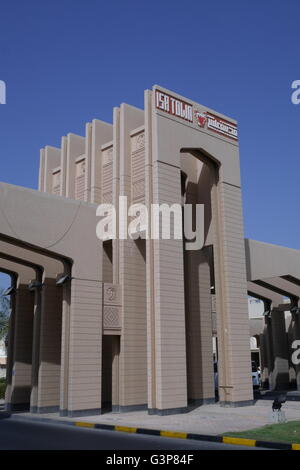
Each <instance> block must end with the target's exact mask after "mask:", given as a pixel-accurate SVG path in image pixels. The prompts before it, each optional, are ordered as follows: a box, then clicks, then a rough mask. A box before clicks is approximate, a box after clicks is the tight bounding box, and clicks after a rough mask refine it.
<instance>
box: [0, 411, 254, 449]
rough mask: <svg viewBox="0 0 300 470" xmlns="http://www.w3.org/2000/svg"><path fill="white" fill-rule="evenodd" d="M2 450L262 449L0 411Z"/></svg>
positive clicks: (0, 446)
mask: <svg viewBox="0 0 300 470" xmlns="http://www.w3.org/2000/svg"><path fill="white" fill-rule="evenodd" d="M0 449H1V450H114V451H117V450H157V449H159V450H214V449H219V450H241V449H247V450H259V449H256V448H252V447H244V446H233V445H228V444H220V443H217V442H203V441H194V440H188V439H184V440H183V439H172V438H166V437H160V436H147V435H140V434H127V433H122V432H115V431H103V430H98V429H84V428H78V427H75V426H67V425H63V424H56V423H54V424H49V423H42V422H33V421H25V420H24V421H22V420H19V419H15V418H14V417H7V415H5V413H0Z"/></svg>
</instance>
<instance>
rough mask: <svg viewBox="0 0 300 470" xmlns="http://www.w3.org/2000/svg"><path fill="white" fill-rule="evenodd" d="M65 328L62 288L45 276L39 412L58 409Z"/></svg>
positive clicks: (40, 348)
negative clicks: (62, 338) (63, 329)
mask: <svg viewBox="0 0 300 470" xmlns="http://www.w3.org/2000/svg"><path fill="white" fill-rule="evenodd" d="M61 328H62V288H61V287H57V286H56V281H55V279H45V281H44V284H43V288H42V291H41V322H40V345H39V372H38V394H37V412H38V413H51V412H55V411H58V410H59V395H60V363H61Z"/></svg>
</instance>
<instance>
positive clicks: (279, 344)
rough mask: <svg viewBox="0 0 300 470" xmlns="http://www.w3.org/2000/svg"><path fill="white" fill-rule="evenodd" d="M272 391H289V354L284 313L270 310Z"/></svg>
mask: <svg viewBox="0 0 300 470" xmlns="http://www.w3.org/2000/svg"><path fill="white" fill-rule="evenodd" d="M271 325H272V349H273V360H274V365H273V373H272V383H271V387H272V390H288V389H289V354H288V344H287V333H286V326H285V317H284V312H280V311H277V310H272V320H271Z"/></svg>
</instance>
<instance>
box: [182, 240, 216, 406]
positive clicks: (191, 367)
mask: <svg viewBox="0 0 300 470" xmlns="http://www.w3.org/2000/svg"><path fill="white" fill-rule="evenodd" d="M185 275H186V285H185V288H186V347H187V386H188V399H189V402H191V403H196V404H201V403H211V402H214V401H215V390H214V367H213V347H212V346H213V345H212V313H211V295H210V267H209V259H208V254H207V253H206V251H205V250H204V249H203V250H200V251H187V252H186V253H185Z"/></svg>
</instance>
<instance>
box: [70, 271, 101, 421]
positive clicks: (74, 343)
mask: <svg viewBox="0 0 300 470" xmlns="http://www.w3.org/2000/svg"><path fill="white" fill-rule="evenodd" d="M101 306H102V283H101V282H99V281H93V280H84V279H73V280H72V283H71V305H70V318H69V323H70V329H69V346H68V348H69V358H68V368H67V371H66V369H65V373H67V376H68V379H67V381H68V399H67V403H66V406H67V408H66V410H62V412H63V413H64V414H67V415H68V416H85V415H92V414H99V413H101V363H102V307H101ZM63 381H64V378H63Z"/></svg>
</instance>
